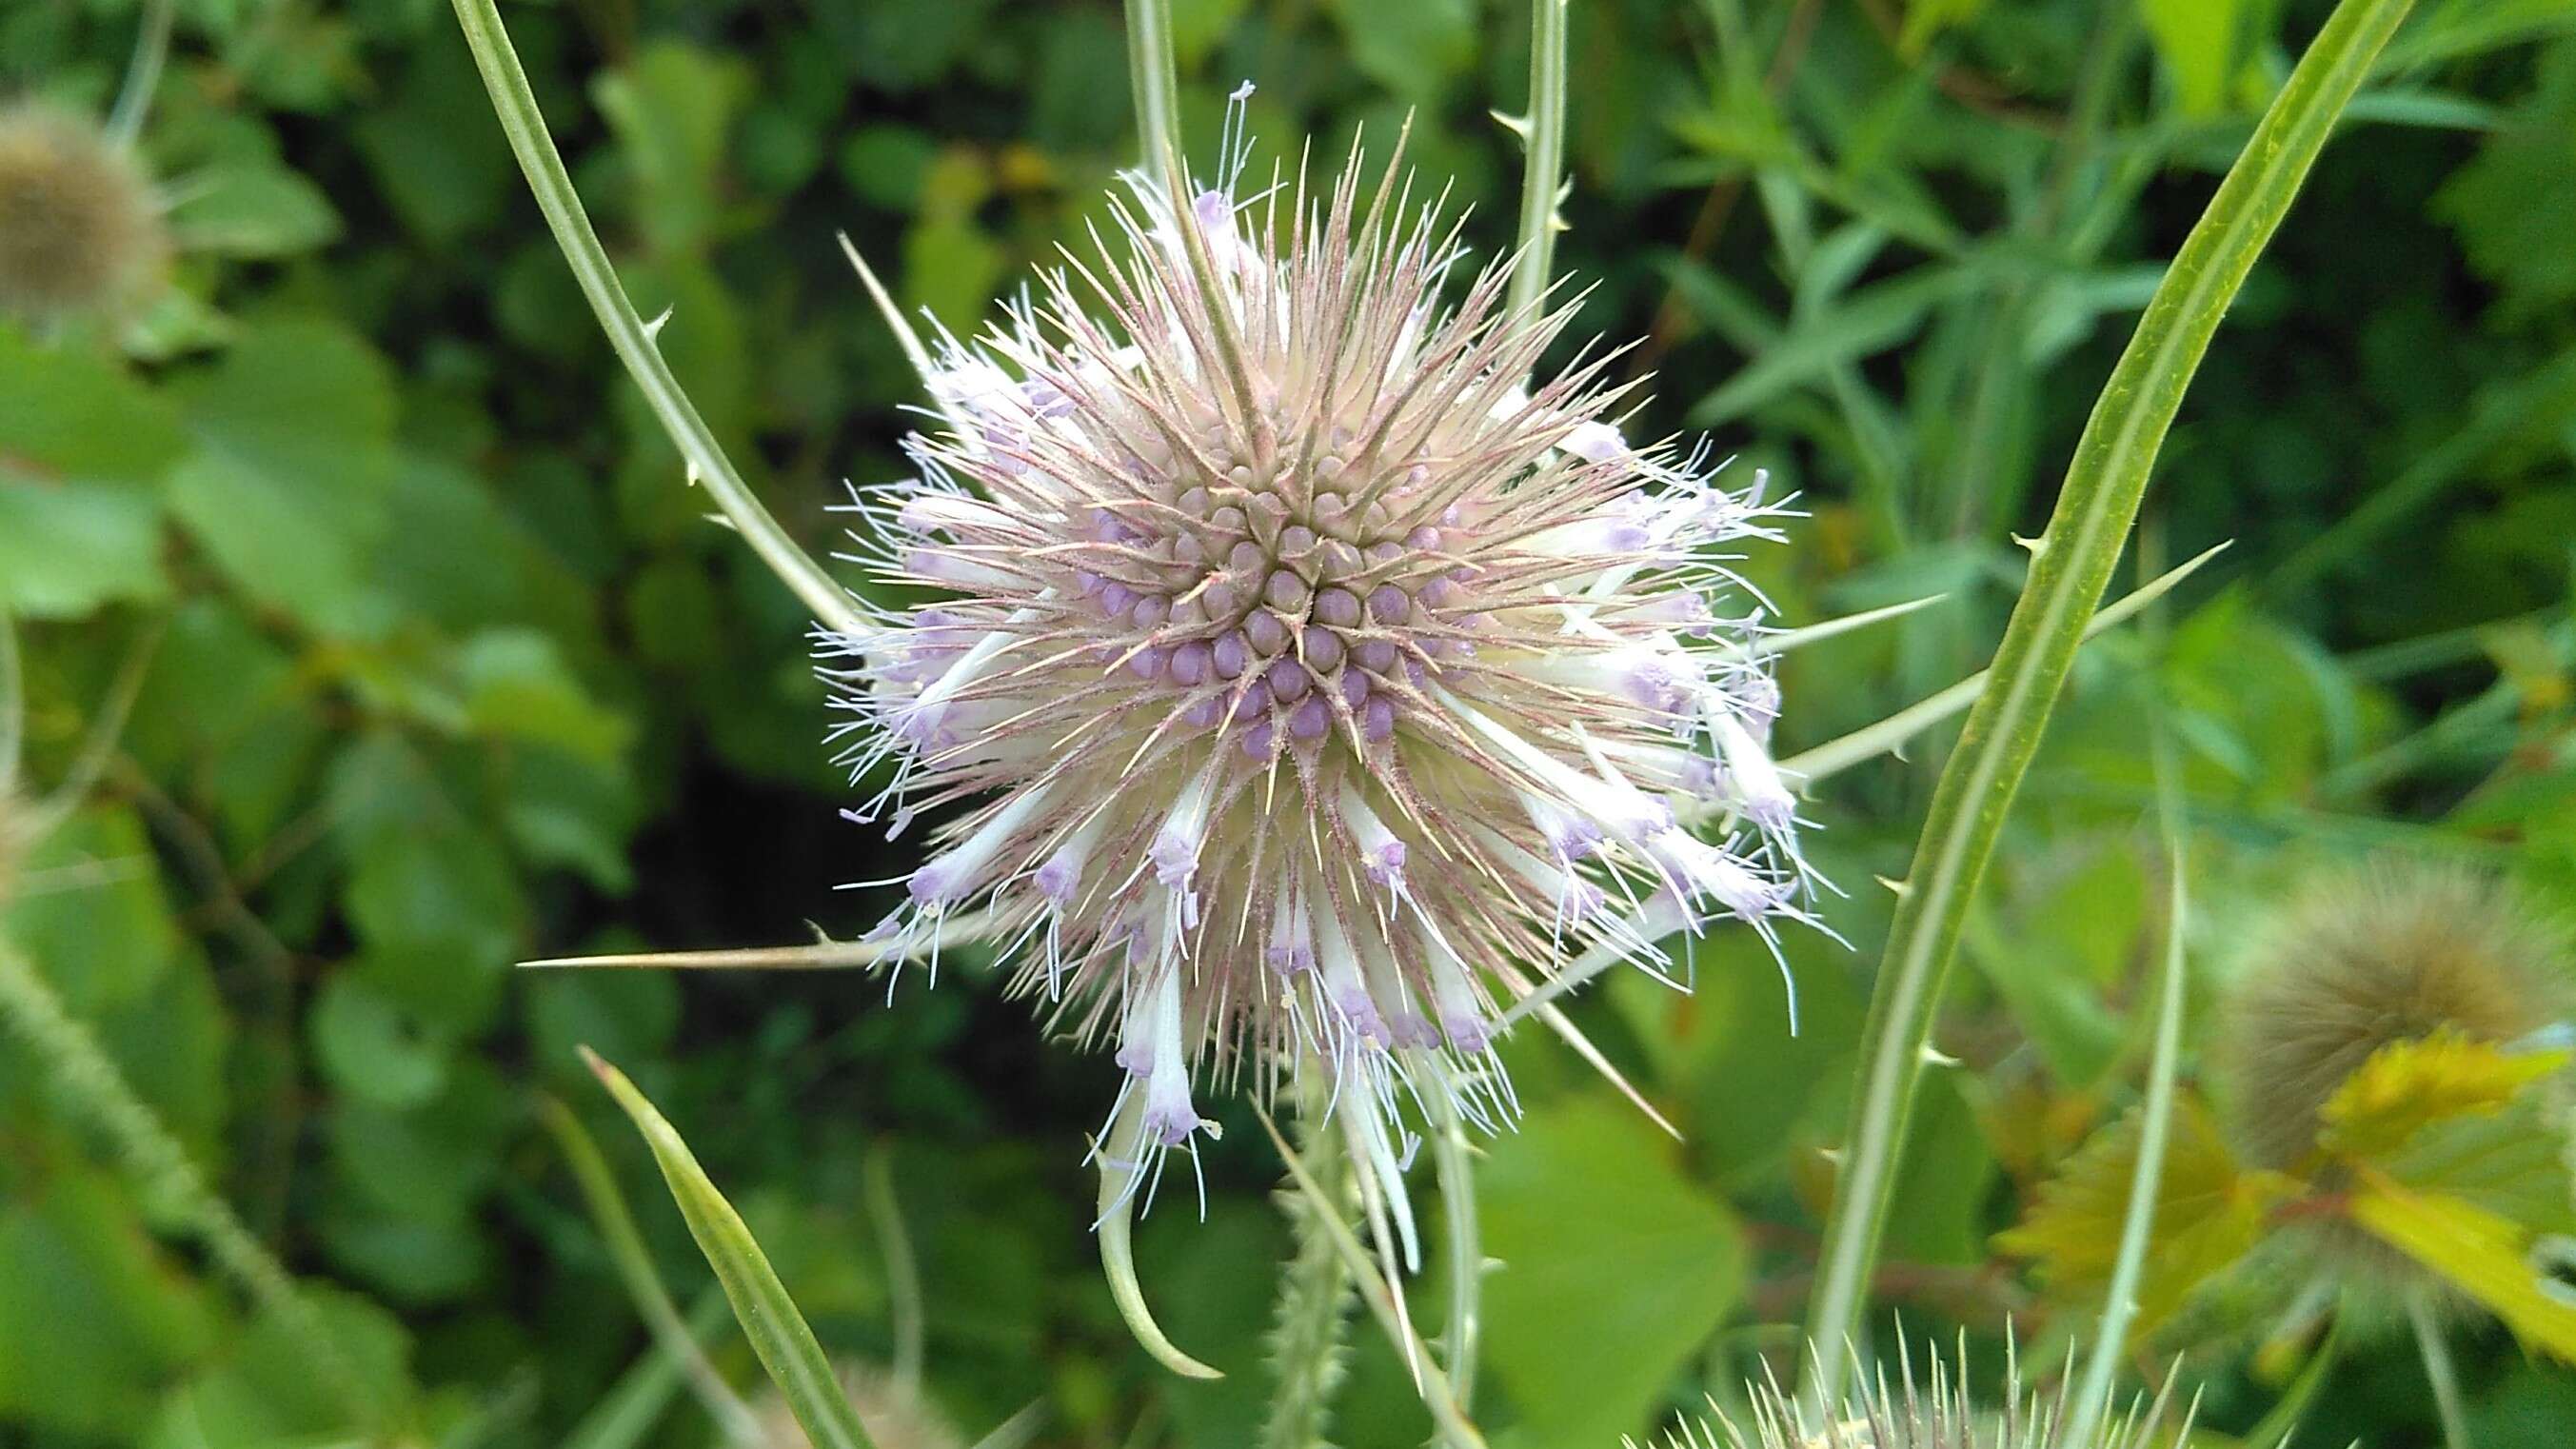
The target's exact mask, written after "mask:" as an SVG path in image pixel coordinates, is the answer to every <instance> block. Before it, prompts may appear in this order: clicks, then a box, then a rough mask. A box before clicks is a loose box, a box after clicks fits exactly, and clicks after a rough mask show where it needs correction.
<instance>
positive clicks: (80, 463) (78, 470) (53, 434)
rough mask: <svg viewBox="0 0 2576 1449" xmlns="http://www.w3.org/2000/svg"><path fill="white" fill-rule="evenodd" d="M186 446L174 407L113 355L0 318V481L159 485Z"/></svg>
mask: <svg viewBox="0 0 2576 1449" xmlns="http://www.w3.org/2000/svg"><path fill="white" fill-rule="evenodd" d="M187 446H188V440H187V438H186V436H185V435H184V434H182V433H181V432H180V430H179V416H178V413H177V411H176V410H175V409H174V408H172V407H171V406H170V404H169V402H168V401H167V400H166V399H164V398H163V397H162V396H161V395H160V394H159V393H157V392H154V391H153V390H152V389H151V388H149V387H146V386H145V385H144V384H143V383H142V382H141V381H140V380H139V379H137V378H136V377H135V376H134V375H133V374H132V373H130V372H128V371H126V370H125V369H124V368H122V367H120V366H118V365H117V363H116V362H115V361H114V360H112V359H110V358H108V357H106V356H103V355H101V354H98V353H94V352H85V351H81V350H79V349H77V348H70V347H64V348H49V347H39V346H37V345H36V344H35V343H34V342H32V341H30V340H28V339H27V338H26V337H25V336H24V335H23V334H21V333H19V332H18V331H17V330H16V329H15V328H12V327H10V326H8V325H6V323H0V481H6V480H11V479H23V480H26V481H27V482H29V483H32V484H38V485H45V484H61V483H65V482H74V481H88V482H100V483H142V484H150V483H158V482H159V481H160V479H161V475H162V474H164V473H166V472H168V471H169V469H170V465H171V464H172V463H175V462H177V461H178V460H179V456H180V455H181V454H182V453H184V452H186V451H187ZM4 536H5V535H0V537H4ZM0 577H5V575H0Z"/></svg>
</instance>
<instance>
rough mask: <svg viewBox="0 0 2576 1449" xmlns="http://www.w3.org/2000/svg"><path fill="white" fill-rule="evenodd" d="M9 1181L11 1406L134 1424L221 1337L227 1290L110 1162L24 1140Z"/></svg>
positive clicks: (5, 1379)
mask: <svg viewBox="0 0 2576 1449" xmlns="http://www.w3.org/2000/svg"><path fill="white" fill-rule="evenodd" d="M10 1130H11V1133H12V1136H13V1137H19V1136H20V1135H21V1134H23V1133H24V1132H26V1130H27V1125H26V1124H24V1123H19V1124H13V1125H12V1127H11V1129H10ZM48 1156H50V1157H52V1158H54V1159H56V1160H55V1161H52V1162H50V1163H47V1162H45V1161H44V1160H43V1159H44V1158H45V1157H48ZM0 1184H5V1190H0V1417H4V1418H6V1419H8V1420H10V1421H12V1422H15V1423H18V1424H20V1425H21V1426H30V1425H32V1426H41V1427H42V1428H50V1429H54V1430H58V1431H63V1432H66V1433H70V1434H75V1435H80V1436H89V1435H101V1436H104V1435H108V1434H112V1433H117V1432H120V1431H124V1430H127V1429H130V1428H131V1427H132V1426H133V1425H134V1424H135V1423H136V1422H138V1421H139V1420H141V1419H142V1418H143V1417H144V1416H145V1415H146V1414H147V1413H148V1412H149V1409H150V1403H151V1398H150V1395H151V1391H152V1388H153V1386H154V1385H155V1384H156V1383H157V1382H159V1381H160V1380H162V1379H164V1378H165V1377H167V1376H168V1375H170V1374H172V1373H173V1372H174V1371H178V1370H182V1369H184V1368H185V1367H186V1366H187V1365H189V1364H190V1363H192V1362H194V1361H196V1360H197V1359H198V1358H200V1357H201V1356H203V1355H204V1354H205V1353H206V1352H207V1350H208V1349H210V1348H212V1347H213V1346H214V1344H215V1343H216V1342H217V1341H218V1336H219V1333H220V1323H221V1319H220V1316H219V1310H218V1307H217V1304H216V1302H215V1301H214V1299H213V1298H212V1297H211V1296H210V1295H209V1294H208V1293H207V1292H206V1290H205V1289H204V1288H202V1287H201V1286H199V1285H198V1284H197V1283H196V1282H195V1281H194V1280H193V1279H192V1278H191V1277H190V1276H189V1275H188V1274H187V1272H186V1271H185V1269H184V1267H183V1265H182V1264H181V1263H179V1262H178V1261H177V1260H176V1259H174V1258H172V1257H171V1256H170V1255H169V1254H168V1253H166V1252H164V1251H163V1250H162V1249H161V1247H160V1246H159V1245H158V1244H156V1243H154V1242H153V1240H152V1238H151V1236H150V1235H149V1234H147V1233H146V1232H145V1231H144V1229H143V1224H142V1222H141V1220H140V1219H139V1218H137V1217H136V1216H135V1212H134V1206H133V1202H132V1200H131V1198H130V1197H129V1196H128V1194H127V1193H126V1192H125V1191H124V1190H123V1188H122V1187H121V1186H120V1184H119V1183H118V1182H117V1180H116V1179H115V1178H114V1176H112V1175H111V1174H108V1173H104V1172H101V1171H98V1170H95V1169H91V1168H87V1167H83V1166H79V1165H77V1162H76V1160H74V1159H72V1158H71V1157H70V1154H69V1153H67V1152H64V1151H61V1150H56V1151H53V1152H50V1153H42V1154H40V1153H37V1152H27V1151H23V1150H22V1148H21V1147H20V1146H16V1145H13V1146H12V1148H11V1159H10V1165H9V1167H8V1168H7V1169H6V1170H5V1171H0ZM39 1433H40V1437H41V1430H40V1431H39Z"/></svg>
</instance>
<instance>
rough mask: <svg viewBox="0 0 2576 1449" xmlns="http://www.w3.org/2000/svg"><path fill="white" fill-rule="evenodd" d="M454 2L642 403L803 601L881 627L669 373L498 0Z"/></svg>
mask: <svg viewBox="0 0 2576 1449" xmlns="http://www.w3.org/2000/svg"><path fill="white" fill-rule="evenodd" d="M455 5H456V19H457V23H458V24H460V25H461V26H463V27H464V30H465V43H466V45H467V46H468V47H469V48H470V49H472V50H473V52H474V64H475V66H476V68H478V69H479V70H481V71H482V73H483V85H484V88H485V89H486V90H488V91H489V92H491V96H492V109H493V112H494V114H496V115H497V116H499V117H500V120H501V130H502V133H503V134H504V135H506V136H507V137H508V138H509V141H510V150H511V152H512V153H513V154H514V155H516V156H517V157H518V158H519V169H520V170H521V171H522V172H524V173H526V175H527V178H528V189H529V190H530V191H531V192H534V193H535V194H536V198H537V209H538V210H539V211H542V212H544V213H545V217H546V225H547V226H548V227H549V228H551V229H552V230H553V231H554V234H555V245H556V246H557V247H558V248H560V249H561V250H562V252H563V254H564V260H565V261H566V262H567V263H569V264H570V265H571V267H572V275H573V280H574V281H575V282H577V283H579V284H580V285H581V293H582V295H583V296H584V297H586V298H588V299H589V300H590V310H591V311H592V312H593V313H595V314H596V315H597V316H598V318H599V326H600V330H602V331H604V332H606V333H607V334H608V345H609V346H610V347H611V348H613V349H615V351H616V353H617V359H618V361H620V362H623V363H625V364H626V371H627V374H628V375H629V376H631V377H633V378H634V379H635V386H636V387H637V388H638V389H639V390H640V391H641V392H642V393H643V394H644V401H645V403H646V404H647V405H649V406H650V407H651V408H652V409H653V415H654V416H655V417H656V418H659V419H660V420H661V422H662V430H663V431H664V432H666V433H668V434H670V437H671V442H672V445H673V446H675V447H677V448H678V449H679V450H680V456H681V457H682V458H683V459H685V460H687V462H688V467H689V476H690V478H691V480H692V481H694V482H697V483H699V484H702V485H704V487H705V488H706V490H707V496H708V497H709V498H712V499H713V500H715V504H716V506H717V507H718V508H720V509H722V510H723V511H724V516H725V518H726V520H727V521H728V522H730V523H731V524H732V525H733V527H734V531H735V532H737V533H740V534H741V535H742V537H743V541H744V542H746V543H748V544H750V545H751V551H752V552H753V553H756V554H758V555H759V556H760V561H761V562H762V563H764V564H767V565H768V566H769V571H770V572H771V573H773V574H776V575H777V576H778V581H779V582H780V583H783V584H785V585H786V586H787V587H788V589H789V591H790V592H792V593H794V594H795V595H796V597H797V598H798V599H800V600H802V601H804V604H805V607H806V608H808V609H810V610H812V611H813V613H814V617H815V618H817V619H819V620H821V621H822V622H823V623H824V624H825V625H827V626H828V627H830V628H831V629H833V630H835V631H836V632H839V633H842V634H846V635H849V636H851V637H853V638H864V637H866V636H867V635H869V634H873V633H875V632H876V630H875V627H874V626H873V625H871V624H870V623H868V621H867V619H866V618H865V617H864V616H862V615H861V614H860V612H859V610H858V606H857V604H856V602H855V601H854V600H852V598H851V597H850V594H849V591H848V590H846V589H844V588H842V587H841V586H840V585H839V584H838V583H836V582H834V581H833V579H832V576H831V575H830V574H827V573H825V572H824V571H823V568H822V565H820V564H818V563H816V562H815V561H814V559H813V556H812V555H810V554H808V553H806V552H805V550H804V549H803V548H802V547H801V546H799V545H798V544H797V542H796V540H795V539H793V538H790V537H789V536H788V534H787V530H785V529H783V528H781V527H779V526H778V520H777V519H775V518H772V517H770V515H769V510H768V509H767V508H764V507H762V506H761V502H760V499H759V498H758V497H757V496H755V495H754V494H753V493H752V491H751V488H750V486H749V485H748V484H746V483H744V482H743V481H742V475H741V474H740V473H738V472H736V471H735V470H734V466H733V460H732V459H730V458H728V457H726V456H725V451H724V445H723V444H721V443H718V442H717V441H716V436H715V434H714V433H713V432H712V431H710V430H709V429H708V427H707V424H706V420H705V419H704V418H701V417H700V416H698V409H697V406H696V405H695V404H693V403H691V402H690V401H689V395H688V393H687V392H686V391H685V390H683V389H682V388H681V386H680V380H679V379H678V378H677V377H674V376H673V375H672V373H671V367H670V364H669V363H666V362H664V361H663V360H662V353H661V350H660V349H659V348H658V347H656V346H655V345H654V343H653V334H654V331H655V330H656V328H657V327H658V326H659V324H658V323H657V324H654V325H653V326H647V325H646V324H645V322H644V319H643V318H642V317H641V316H639V315H637V313H636V311H635V304H634V303H633V302H631V301H629V300H627V296H626V286H625V284H624V283H622V282H620V281H618V279H617V270H616V268H614V267H612V266H610V265H609V261H608V252H607V250H606V249H605V248H603V247H602V246H601V245H600V244H599V233H598V232H597V231H595V230H593V229H592V227H591V224H590V216H589V214H588V213H587V212H585V211H583V210H582V205H581V196H580V194H579V193H577V192H575V191H574V190H573V185H572V178H571V177H570V176H568V175H566V174H565V172H564V164H563V157H562V155H561V154H560V153H558V152H557V151H556V150H555V143H554V138H553V137H552V136H550V135H548V134H547V133H546V120H545V116H544V115H543V114H542V113H540V112H539V111H538V109H537V98H536V96H535V94H534V93H532V92H531V91H530V90H529V89H528V73H527V72H526V71H525V70H524V69H522V68H521V67H520V65H519V55H518V52H517V51H515V50H513V49H512V48H511V46H510V35H509V32H508V31H507V30H505V29H503V28H502V26H501V14H500V11H499V10H497V9H495V8H494V5H493V0H455Z"/></svg>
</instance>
